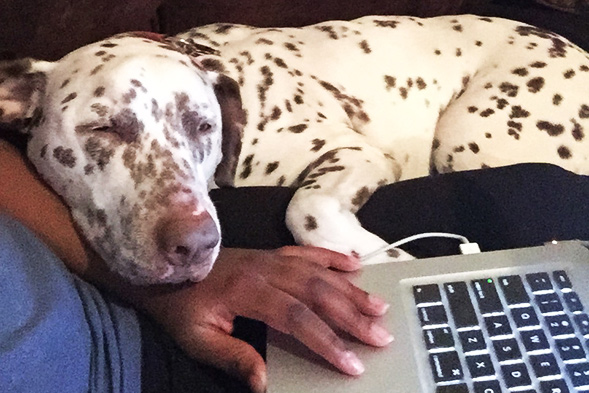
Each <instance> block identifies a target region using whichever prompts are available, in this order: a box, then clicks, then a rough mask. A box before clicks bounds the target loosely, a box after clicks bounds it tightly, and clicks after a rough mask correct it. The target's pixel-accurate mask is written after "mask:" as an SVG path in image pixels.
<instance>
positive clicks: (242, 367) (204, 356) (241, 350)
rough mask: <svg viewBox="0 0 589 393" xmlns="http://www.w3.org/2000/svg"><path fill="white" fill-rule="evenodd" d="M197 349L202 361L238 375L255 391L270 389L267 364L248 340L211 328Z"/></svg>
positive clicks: (202, 337)
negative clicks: (268, 386)
mask: <svg viewBox="0 0 589 393" xmlns="http://www.w3.org/2000/svg"><path fill="white" fill-rule="evenodd" d="M203 333H204V332H203ZM195 349H196V350H195V353H194V356H195V357H197V358H198V359H199V360H201V361H203V362H205V363H208V364H212V365H213V366H216V367H218V368H220V369H221V370H223V371H225V372H226V373H228V374H230V375H234V376H236V377H237V378H239V379H241V380H242V381H243V382H244V383H246V384H247V385H248V386H249V387H250V388H251V389H252V391H253V392H254V393H264V392H265V391H266V384H267V378H266V364H265V363H264V360H263V359H262V356H260V354H259V353H258V352H257V351H256V350H255V349H254V348H253V347H252V346H251V345H249V344H248V343H246V342H244V341H241V340H239V339H236V338H235V337H232V336H230V335H228V334H227V333H225V332H222V331H214V330H208V331H207V332H206V334H203V335H202V336H201V338H200V340H199V343H198V344H197V348H195Z"/></svg>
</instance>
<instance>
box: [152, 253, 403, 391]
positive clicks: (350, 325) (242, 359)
mask: <svg viewBox="0 0 589 393" xmlns="http://www.w3.org/2000/svg"><path fill="white" fill-rule="evenodd" d="M359 268H360V263H359V261H358V260H357V259H355V258H353V257H348V256H345V255H342V254H338V253H335V252H332V251H329V250H326V249H321V248H314V247H283V248H280V249H277V250H273V251H261V250H244V249H223V250H222V252H221V254H220V256H219V258H218V260H217V262H216V264H215V266H214V268H213V270H212V271H211V273H210V274H209V276H208V277H207V278H206V279H205V280H203V281H201V282H199V283H195V284H191V285H188V286H185V287H183V288H181V289H177V290H175V289H174V290H170V291H166V292H162V294H161V296H159V297H158V298H157V300H156V301H153V300H154V299H152V301H151V302H150V305H148V306H146V308H147V309H148V311H149V312H150V313H151V314H152V315H153V316H154V317H155V318H156V319H157V320H159V321H160V323H162V324H163V325H164V326H165V327H166V328H167V329H168V331H169V332H170V333H171V334H172V336H173V337H174V338H175V339H176V340H177V342H178V343H179V344H180V345H181V346H182V347H183V348H184V349H185V350H186V351H187V352H188V353H189V354H190V355H192V356H193V357H195V358H197V359H199V360H201V361H203V362H206V363H209V364H213V365H215V366H217V367H219V368H221V369H223V370H225V371H226V372H228V373H230V374H232V375H236V376H238V377H240V378H241V379H242V380H244V381H245V382H246V383H247V384H248V385H249V386H250V387H251V388H252V390H253V391H254V392H264V391H265V389H266V367H265V364H264V361H263V359H262V358H261V356H260V355H259V354H258V353H257V352H256V351H255V349H254V348H252V347H251V346H250V345H249V344H247V343H245V342H243V341H240V340H238V339H236V338H234V337H232V336H231V335H230V334H231V332H232V330H233V321H234V319H235V317H236V316H238V315H239V316H244V317H248V318H252V319H256V320H260V321H263V322H265V323H266V324H267V325H269V326H271V327H273V328H275V329H277V330H279V331H282V332H284V333H287V334H291V335H293V336H294V337H295V338H297V339H298V340H300V341H301V342H302V343H303V344H305V345H306V346H307V347H308V348H309V349H311V350H313V351H314V352H316V353H317V354H319V355H320V356H322V357H323V358H325V359H326V360H327V361H329V362H330V363H331V364H333V365H334V366H335V367H337V368H338V369H339V370H341V371H342V372H344V373H346V374H350V375H359V374H361V373H362V372H363V371H364V367H363V365H362V363H361V362H360V360H359V359H358V358H357V357H356V355H355V354H354V353H353V352H351V351H350V350H349V349H347V348H346V346H345V344H344V342H343V341H342V340H341V339H340V338H339V337H338V336H337V335H336V334H335V332H334V331H333V329H332V327H333V328H337V329H341V330H343V331H345V332H347V333H349V334H351V335H352V336H354V337H356V338H358V339H359V340H361V341H363V342H365V343H367V344H370V345H374V346H384V345H387V344H389V343H390V342H391V341H392V336H390V334H389V333H388V332H387V331H386V330H385V329H384V328H383V327H382V326H381V325H379V323H378V321H377V318H376V317H379V316H382V315H383V314H384V313H385V312H386V310H387V308H388V305H387V304H385V303H384V302H383V301H382V300H381V299H380V298H378V297H376V296H372V295H369V294H368V293H366V292H364V291H362V290H361V289H359V288H357V287H355V286H354V285H352V284H351V283H350V282H349V281H348V279H347V278H346V277H345V276H344V275H343V274H341V272H337V271H334V270H332V269H335V270H339V271H354V270H357V269H359Z"/></svg>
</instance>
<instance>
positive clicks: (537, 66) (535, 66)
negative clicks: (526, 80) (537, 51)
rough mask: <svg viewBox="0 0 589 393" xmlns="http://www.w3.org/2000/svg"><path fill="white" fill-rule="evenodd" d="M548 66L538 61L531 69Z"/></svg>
mask: <svg viewBox="0 0 589 393" xmlns="http://www.w3.org/2000/svg"><path fill="white" fill-rule="evenodd" d="M546 66H547V64H546V63H544V62H543V61H536V62H534V63H532V64H530V67H532V68H544V67H546Z"/></svg>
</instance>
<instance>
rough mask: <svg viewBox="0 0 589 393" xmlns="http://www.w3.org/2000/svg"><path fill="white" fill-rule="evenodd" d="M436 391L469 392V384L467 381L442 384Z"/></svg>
mask: <svg viewBox="0 0 589 393" xmlns="http://www.w3.org/2000/svg"><path fill="white" fill-rule="evenodd" d="M436 393H468V386H466V384H465V383H458V384H455V385H441V386H438V387H437V388H436Z"/></svg>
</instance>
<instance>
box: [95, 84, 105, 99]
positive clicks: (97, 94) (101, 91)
mask: <svg viewBox="0 0 589 393" xmlns="http://www.w3.org/2000/svg"><path fill="white" fill-rule="evenodd" d="M105 90H106V89H105V88H104V86H99V87H97V88H96V89H95V90H94V97H102V96H103V95H104V91H105Z"/></svg>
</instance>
